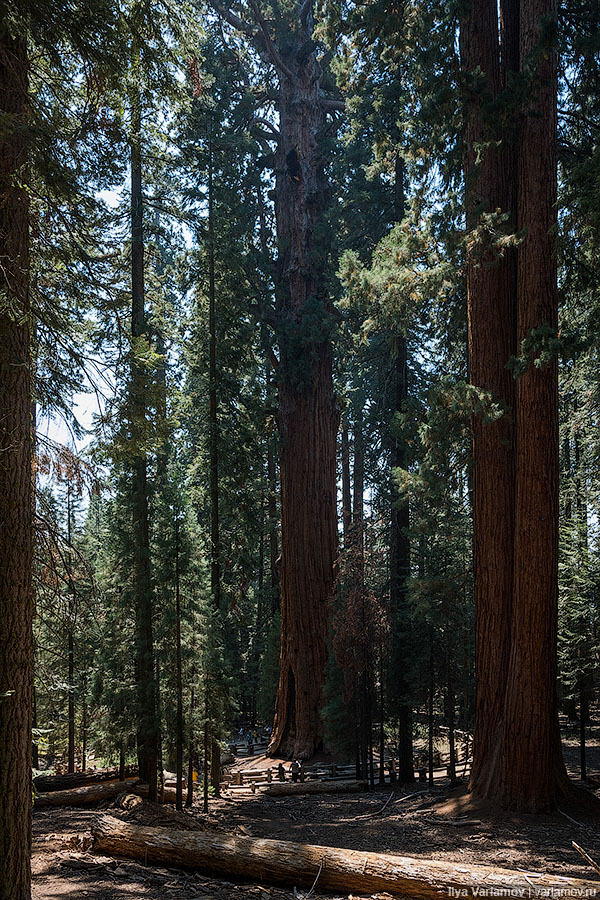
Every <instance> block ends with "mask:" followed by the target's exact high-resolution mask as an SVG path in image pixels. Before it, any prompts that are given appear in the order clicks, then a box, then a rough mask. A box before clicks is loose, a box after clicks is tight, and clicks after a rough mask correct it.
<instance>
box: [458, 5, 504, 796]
mask: <svg viewBox="0 0 600 900" xmlns="http://www.w3.org/2000/svg"><path fill="white" fill-rule="evenodd" d="M511 3H512V0H511ZM505 7H506V4H505ZM504 13H505V15H504V22H503V32H502V36H503V41H507V42H508V41H509V38H510V40H512V39H513V36H514V30H515V28H517V29H518V24H517V23H516V22H515V21H514V13H513V14H512V15H511V14H509V11H508V10H506V9H505V10H504ZM517 19H518V12H517ZM509 46H510V44H509ZM504 47H505V44H504V43H503V49H504ZM461 54H462V65H463V70H464V73H465V75H464V90H465V122H466V128H465V158H464V165H465V184H466V215H467V230H468V232H470V234H471V237H470V238H469V244H468V253H467V298H468V300H467V302H468V328H469V363H470V379H471V384H473V385H474V386H475V387H477V388H480V389H482V390H484V391H487V392H489V393H490V394H491V395H492V398H493V399H494V401H495V402H499V403H501V404H502V405H503V406H504V414H503V415H502V417H501V418H500V419H499V420H497V421H495V422H486V421H484V418H483V416H482V415H481V414H477V415H474V416H473V419H472V430H473V568H474V583H475V661H476V715H475V733H474V737H473V748H474V756H473V768H472V775H471V789H472V790H473V791H475V792H476V793H480V794H485V793H486V791H487V790H488V789H489V785H490V780H491V779H492V778H493V777H494V774H495V767H496V764H497V759H496V757H495V753H496V750H497V746H498V735H499V728H500V722H501V720H502V709H503V703H504V692H505V685H506V672H507V668H508V658H509V652H510V620H511V609H512V588H513V541H514V484H515V473H514V419H513V416H514V378H513V375H512V373H511V372H510V370H509V369H507V363H508V361H509V359H510V358H511V356H512V355H513V354H514V353H515V352H516V303H517V298H516V265H515V259H514V254H513V253H512V252H510V251H509V252H508V253H507V254H505V255H504V257H500V256H499V254H498V253H497V252H496V251H495V250H494V248H493V247H492V246H491V237H492V235H491V233H490V232H489V231H488V230H486V229H485V228H484V227H482V219H481V216H482V214H486V213H487V214H490V213H494V212H495V211H496V210H501V211H502V212H503V213H509V214H510V215H511V217H512V220H513V221H514V218H515V216H516V209H515V203H516V192H515V183H516V182H515V179H516V173H515V167H514V150H513V146H512V140H511V136H510V133H509V132H505V133H504V135H502V136H501V137H502V145H501V149H499V150H497V149H495V147H493V146H488V147H487V148H486V149H484V150H483V151H480V152H481V153H482V156H481V158H479V159H477V155H478V153H477V145H481V144H483V143H484V142H486V141H488V142H492V141H493V140H494V139H496V138H497V137H500V135H496V134H495V133H494V128H495V124H494V120H493V117H492V113H491V109H490V106H491V104H492V103H493V101H494V100H495V99H497V98H498V96H499V94H500V92H501V90H502V77H501V69H500V47H499V43H498V12H497V4H496V2H495V0H481V2H478V3H473V4H472V6H471V10H470V13H469V14H468V15H467V16H466V18H465V19H464V20H463V23H462V26H461ZM504 62H505V65H510V64H511V59H510V54H509V53H508V51H507V54H506V56H504ZM512 65H518V62H517V64H515V63H514V60H513V61H512ZM476 72H479V77H480V76H481V74H483V75H484V76H485V89H482V88H481V85H479V87H478V83H477V75H474V74H473V73H476ZM472 79H475V84H473V83H472ZM475 229H479V230H478V238H477V239H475V237H474V231H475Z"/></svg>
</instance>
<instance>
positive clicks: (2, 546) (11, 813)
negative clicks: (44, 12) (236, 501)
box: [0, 2, 33, 900]
mask: <svg viewBox="0 0 600 900" xmlns="http://www.w3.org/2000/svg"><path fill="white" fill-rule="evenodd" d="M23 12H24V4H22V3H20V2H18V3H17V4H16V6H12V5H11V6H10V8H9V5H8V4H6V3H0V115H1V117H2V134H1V136H0V261H1V265H0V860H1V863H0V897H2V900H27V898H29V896H30V881H31V878H30V863H29V857H30V851H31V718H32V700H33V696H32V647H33V639H32V609H33V597H32V588H31V564H32V506H33V490H32V468H31V464H32V443H33V421H32V391H31V361H30V351H31V348H30V320H29V237H28V229H29V203H28V198H27V193H26V191H25V189H24V188H23V187H22V183H23V179H24V170H25V165H26V156H27V141H26V134H27V120H28V111H29V104H28V78H27V44H26V38H25V37H24V36H15V33H14V19H15V17H19V15H20V14H22V13H23ZM9 23H10V24H9Z"/></svg>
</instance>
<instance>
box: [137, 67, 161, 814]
mask: <svg viewBox="0 0 600 900" xmlns="http://www.w3.org/2000/svg"><path fill="white" fill-rule="evenodd" d="M134 68H135V69H136V72H138V73H139V53H137V54H136V55H135V58H134ZM130 105H131V138H130V145H131V147H130V150H131V334H132V338H133V351H132V362H131V409H132V426H133V428H134V430H138V429H139V428H140V427H141V426H142V424H143V421H144V420H145V418H146V404H145V391H146V377H145V373H144V370H143V368H142V364H141V363H139V362H138V360H137V358H136V354H137V353H138V352H139V351H140V349H141V348H140V346H139V345H140V343H141V342H143V341H144V339H145V338H146V337H147V328H146V316H145V310H144V293H145V290H144V235H143V194H142V152H141V140H142V111H141V96H140V89H139V86H138V87H135V88H133V89H132V91H131V96H130ZM131 495H132V512H133V542H134V572H133V582H134V591H135V634H136V648H135V651H136V694H137V719H138V721H137V746H138V764H139V772H140V778H141V779H142V781H144V782H147V784H148V785H149V794H148V797H149V799H150V800H154V801H155V800H156V789H157V767H158V723H157V714H156V706H157V704H156V680H155V674H154V638H153V622H152V617H153V606H154V604H153V597H152V582H151V577H150V536H149V513H148V488H147V466H146V457H145V454H144V453H143V451H142V450H141V449H140V448H139V447H138V448H137V450H136V456H135V457H134V459H133V463H132V479H131Z"/></svg>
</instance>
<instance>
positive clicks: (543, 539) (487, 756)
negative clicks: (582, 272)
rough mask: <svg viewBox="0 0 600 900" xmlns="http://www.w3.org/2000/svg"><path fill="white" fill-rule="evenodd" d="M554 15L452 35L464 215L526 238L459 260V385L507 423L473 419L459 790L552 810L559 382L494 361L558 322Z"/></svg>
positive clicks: (553, 371)
mask: <svg viewBox="0 0 600 900" xmlns="http://www.w3.org/2000/svg"><path fill="white" fill-rule="evenodd" d="M556 13H557V6H556V0H521V2H520V4H519V5H518V4H517V3H516V2H515V0H510V2H505V3H504V4H503V7H502V41H503V44H502V47H501V48H499V47H498V41H497V14H496V4H495V2H489V0H487V2H486V3H485V4H484V3H478V4H474V5H473V9H472V13H471V16H470V17H469V18H468V19H467V20H466V21H465V27H464V35H463V46H464V47H465V67H466V68H467V69H468V70H470V71H473V70H475V69H477V68H479V70H480V71H481V72H483V73H485V76H486V84H487V91H488V96H487V97H485V95H481V94H479V95H478V96H477V97H476V98H475V99H473V98H469V96H468V94H467V102H466V114H467V117H466V118H467V128H466V134H467V159H466V168H467V223H468V226H469V227H470V228H473V227H474V226H476V225H477V224H478V222H479V219H478V214H479V209H480V208H481V209H485V208H486V206H487V208H488V209H491V210H494V209H496V208H499V209H501V210H503V211H505V210H510V211H511V212H512V211H514V209H515V206H516V209H517V221H516V226H517V228H518V229H519V231H521V232H522V233H524V234H525V239H524V241H523V243H522V244H521V245H520V247H519V249H518V253H517V254H516V269H515V261H514V257H513V256H511V254H510V253H509V254H507V256H506V257H505V259H504V260H503V261H501V262H494V259H493V256H489V257H488V258H486V248H485V245H484V246H483V252H482V248H481V243H479V244H477V245H475V246H474V247H473V246H472V247H471V250H470V254H469V259H468V293H469V347H470V354H471V380H472V382H473V384H475V385H477V386H479V387H483V388H485V389H486V390H488V391H491V392H492V393H493V394H494V396H495V398H496V399H500V400H502V401H503V402H504V403H506V404H510V405H512V404H513V403H514V416H513V417H512V418H511V417H509V416H503V417H502V419H501V420H500V421H499V422H497V423H496V424H494V425H485V424H484V423H483V421H482V420H481V419H480V418H479V417H475V418H474V422H473V437H474V501H473V503H474V506H473V514H474V566H475V585H476V587H475V601H476V676H477V703H476V715H477V721H476V727H475V734H474V748H473V750H474V759H473V768H472V775H471V790H472V791H473V792H474V793H476V794H477V795H478V796H481V797H486V798H487V799H491V800H495V801H497V802H499V803H500V804H501V805H502V806H505V807H508V808H510V809H513V810H516V811H521V810H522V811H529V812H543V811H547V810H550V809H552V808H553V807H554V806H556V803H557V799H558V797H559V796H560V794H561V793H562V792H563V791H564V790H566V787H567V779H566V773H565V768H564V763H563V760H562V752H561V747H560V735H559V730H558V717H557V703H556V640H557V605H558V602H557V600H558V381H557V365H556V362H553V363H551V364H549V365H546V366H545V367H543V368H539V367H537V366H536V365H535V364H534V363H533V362H531V363H530V365H529V366H528V369H527V371H526V372H525V374H523V375H521V376H520V377H519V378H518V379H517V380H516V388H515V389H514V393H513V388H512V387H511V385H510V383H509V381H508V379H509V377H510V376H509V374H508V372H507V371H506V369H505V365H506V362H507V358H508V356H509V355H510V353H511V352H515V351H516V350H517V349H518V348H520V347H521V342H522V341H523V340H524V339H525V338H527V337H529V336H530V335H531V333H532V332H533V331H534V330H535V329H538V328H540V327H542V326H544V325H546V326H550V327H551V328H553V329H556V327H557V310H558V296H557V283H556V259H555V248H554V236H553V230H554V227H555V225H556V209H555V203H556V91H557V78H556V58H555V54H554V51H553V49H552V47H551V44H550V40H549V32H547V31H546V32H545V33H544V34H543V30H545V28H546V26H547V25H548V23H550V22H552V20H553V19H554V20H555V18H556ZM517 34H518V35H519V41H518V42H517V39H516V35H517ZM542 40H543V42H544V43H543V46H541V44H540V41H542ZM517 46H518V47H519V60H518V68H519V70H520V71H521V72H522V73H526V74H527V75H528V76H529V85H528V95H527V103H526V106H525V107H523V108H521V110H520V114H519V116H518V118H517V119H516V121H517V122H518V134H517V138H516V140H514V141H513V140H511V139H510V136H509V139H508V140H506V139H505V140H504V143H503V147H502V149H501V150H500V152H499V153H495V152H494V151H490V150H488V151H487V152H486V153H485V156H484V160H483V163H482V164H480V165H479V166H477V167H474V166H473V160H474V150H473V145H474V144H475V142H477V143H479V144H480V145H481V143H482V142H484V141H486V140H489V139H490V138H493V137H494V133H493V128H490V126H489V125H488V123H487V122H486V118H485V115H486V113H485V107H484V105H483V104H484V101H485V100H486V99H493V98H496V97H498V95H499V92H500V91H501V90H502V88H503V87H504V86H505V85H506V84H507V83H508V82H509V81H510V74H509V73H508V76H507V73H506V72H502V70H501V69H500V59H502V61H503V64H504V66H505V68H509V69H516V68H517V60H516V53H517ZM488 115H489V113H488ZM512 116H513V117H515V116H516V111H512ZM473 168H476V174H475V177H474V178H473V177H472V176H471V177H470V172H471V171H472V170H473ZM515 197H516V198H517V202H516V204H515ZM490 200H491V202H490ZM515 289H516V297H517V304H516V310H517V320H516V323H515V319H514V313H513V310H514V309H515V306H514V299H513V298H514V296H515ZM513 328H516V332H515V334H514V338H513V337H512V329H513ZM535 355H537V353H536V354H535ZM512 422H514V437H513V433H512ZM513 459H514V463H513ZM513 472H514V476H513ZM532 760H535V765H532Z"/></svg>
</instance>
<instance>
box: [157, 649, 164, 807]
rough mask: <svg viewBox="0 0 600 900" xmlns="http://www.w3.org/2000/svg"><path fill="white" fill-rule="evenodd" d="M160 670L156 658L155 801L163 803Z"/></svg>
mask: <svg viewBox="0 0 600 900" xmlns="http://www.w3.org/2000/svg"><path fill="white" fill-rule="evenodd" d="M160 672H161V669H160V657H158V656H157V658H156V728H157V734H158V738H157V748H158V752H157V758H156V800H157V802H158V803H164V800H165V767H164V763H163V731H162V722H163V715H162V704H161V697H162V693H161V692H162V687H161V685H162V679H161V674H160Z"/></svg>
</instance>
